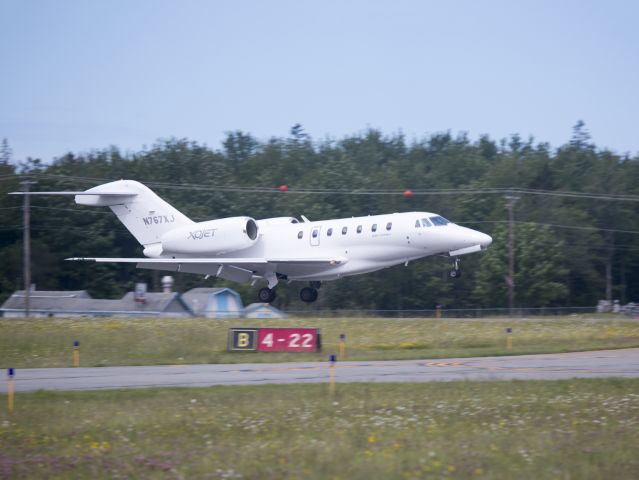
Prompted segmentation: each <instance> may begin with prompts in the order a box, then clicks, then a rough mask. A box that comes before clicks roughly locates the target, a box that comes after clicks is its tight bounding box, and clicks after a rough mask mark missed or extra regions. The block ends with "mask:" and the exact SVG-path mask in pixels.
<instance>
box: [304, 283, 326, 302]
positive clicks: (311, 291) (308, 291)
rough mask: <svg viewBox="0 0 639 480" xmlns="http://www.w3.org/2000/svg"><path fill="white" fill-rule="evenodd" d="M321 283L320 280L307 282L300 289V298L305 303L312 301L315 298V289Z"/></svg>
mask: <svg viewBox="0 0 639 480" xmlns="http://www.w3.org/2000/svg"><path fill="white" fill-rule="evenodd" d="M321 285H322V283H321V282H309V286H308V287H304V288H302V289H301V290H300V299H301V300H302V301H303V302H306V303H313V302H314V301H315V300H317V289H318V288H320V286H321Z"/></svg>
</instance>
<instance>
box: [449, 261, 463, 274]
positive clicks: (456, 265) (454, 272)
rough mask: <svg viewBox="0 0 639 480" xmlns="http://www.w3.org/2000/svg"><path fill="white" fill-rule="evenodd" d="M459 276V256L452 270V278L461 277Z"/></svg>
mask: <svg viewBox="0 0 639 480" xmlns="http://www.w3.org/2000/svg"><path fill="white" fill-rule="evenodd" d="M459 277H461V269H460V268H459V258H455V263H454V264H453V269H452V270H451V271H450V278H459Z"/></svg>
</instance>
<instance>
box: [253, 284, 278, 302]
mask: <svg viewBox="0 0 639 480" xmlns="http://www.w3.org/2000/svg"><path fill="white" fill-rule="evenodd" d="M276 296H277V295H276V293H275V290H271V289H270V288H266V287H264V288H261V289H260V291H259V292H257V298H258V299H259V301H260V302H262V303H271V302H272V301H273V300H275V297H276Z"/></svg>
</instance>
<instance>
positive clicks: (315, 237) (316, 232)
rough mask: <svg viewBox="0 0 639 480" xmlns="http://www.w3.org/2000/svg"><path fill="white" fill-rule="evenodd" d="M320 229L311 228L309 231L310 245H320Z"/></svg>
mask: <svg viewBox="0 0 639 480" xmlns="http://www.w3.org/2000/svg"><path fill="white" fill-rule="evenodd" d="M321 230H322V227H313V229H312V230H311V245H312V246H313V247H317V246H319V244H320V231H321Z"/></svg>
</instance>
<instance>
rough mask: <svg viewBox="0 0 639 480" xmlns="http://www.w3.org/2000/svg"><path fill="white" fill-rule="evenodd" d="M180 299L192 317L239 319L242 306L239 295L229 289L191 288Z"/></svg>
mask: <svg viewBox="0 0 639 480" xmlns="http://www.w3.org/2000/svg"><path fill="white" fill-rule="evenodd" d="M182 299H183V300H184V302H185V303H186V304H187V305H188V306H189V308H190V309H191V311H192V312H193V314H194V315H196V316H198V317H206V318H241V317H243V316H244V315H243V313H244V312H243V310H244V306H243V304H242V298H241V297H240V294H239V293H237V292H236V291H235V290H231V289H230V288H192V289H191V290H189V291H188V292H185V293H183V294H182Z"/></svg>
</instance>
